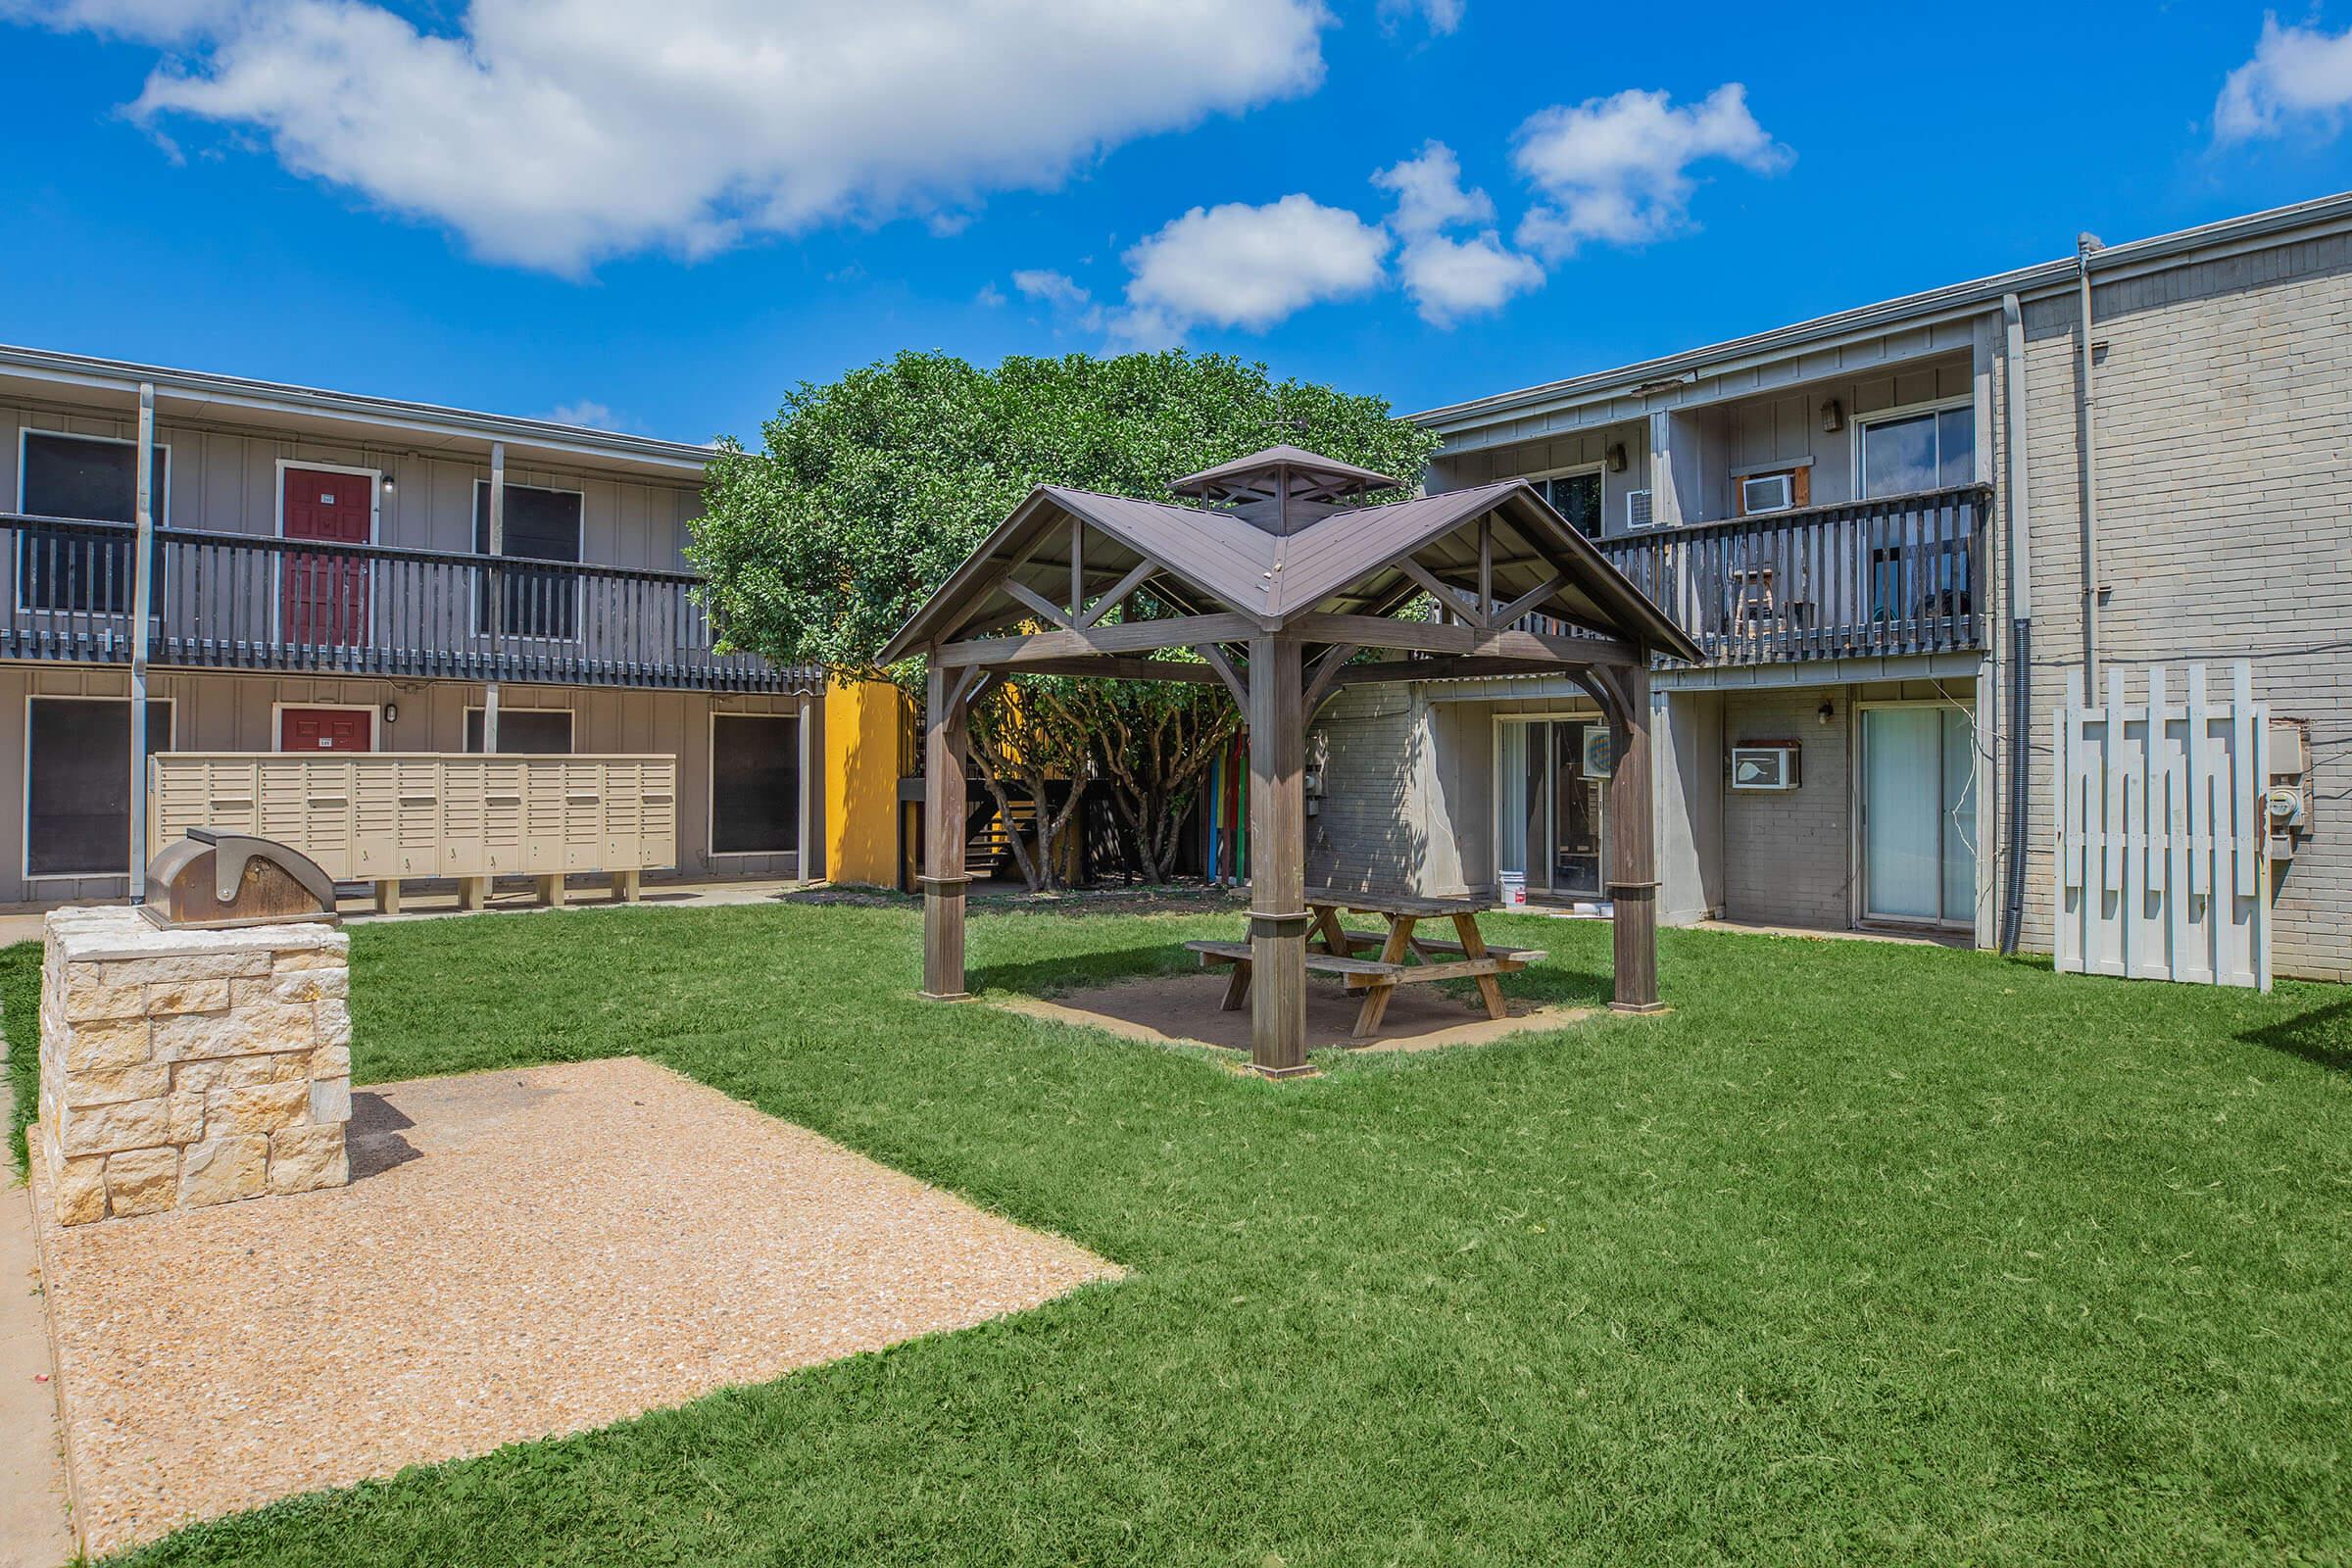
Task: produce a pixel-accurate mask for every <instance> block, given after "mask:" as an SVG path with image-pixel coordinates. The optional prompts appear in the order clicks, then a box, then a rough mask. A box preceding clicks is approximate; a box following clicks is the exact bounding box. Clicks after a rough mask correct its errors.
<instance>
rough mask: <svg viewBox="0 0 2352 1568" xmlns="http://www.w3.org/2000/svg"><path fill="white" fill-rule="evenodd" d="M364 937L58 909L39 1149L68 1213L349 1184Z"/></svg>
mask: <svg viewBox="0 0 2352 1568" xmlns="http://www.w3.org/2000/svg"><path fill="white" fill-rule="evenodd" d="M349 950H350V938H349V937H347V936H345V935H344V933H343V932H342V931H341V930H339V929H337V928H336V927H334V926H331V925H326V924H323V923H303V924H289V925H265V926H248V927H244V928H242V929H237V930H226V931H166V930H161V929H158V928H157V927H156V926H154V925H151V924H150V923H148V921H147V920H146V919H144V918H143V917H142V916H141V915H140V914H139V913H138V911H137V910H135V909H130V908H125V907H112V908H97V909H59V910H56V911H54V912H53V913H51V914H50V915H49V917H48V920H47V922H46V927H45V940H44V948H43V954H42V966H41V1087H40V1125H39V1127H38V1128H37V1129H35V1133H34V1143H33V1154H34V1157H35V1159H36V1160H37V1161H38V1162H39V1163H40V1165H41V1167H42V1174H43V1175H44V1176H45V1177H46V1179H47V1186H48V1196H49V1202H50V1205H51V1207H52V1208H53V1209H54V1211H55V1213H56V1215H57V1218H58V1220H59V1221H60V1222H61V1223H63V1224H67V1225H80V1224H86V1223H88V1222H90V1221H92V1220H99V1219H107V1218H122V1217H127V1216H130V1215H135V1214H151V1213H155V1212H158V1211H160V1210H163V1209H169V1208H194V1207H198V1206H201V1205H203V1204H207V1203H223V1202H229V1201H234V1200H237V1199H243V1198H260V1197H263V1196H265V1195H268V1194H271V1193H304V1192H310V1191H312V1190H314V1189H317V1188H321V1187H340V1186H342V1185H343V1184H344V1183H345V1182H346V1181H347V1180H349V1167H348V1164H347V1161H346V1158H345V1153H344V1145H343V1132H344V1124H345V1123H346V1122H348V1121H349V1120H350V1119H351V1013H350V1010H349V1003H348V998H349V996H350V993H351V970H350V959H349Z"/></svg>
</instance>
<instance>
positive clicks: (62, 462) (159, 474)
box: [17, 430, 172, 615]
mask: <svg viewBox="0 0 2352 1568" xmlns="http://www.w3.org/2000/svg"><path fill="white" fill-rule="evenodd" d="M138 452H139V448H138V443H137V442H135V441H120V440H116V439H114V438H112V437H108V436H92V435H65V434H61V433H59V432H57V431H52V430H26V431H25V432H24V434H23V437H22V440H21V443H20V448H19V453H20V459H21V461H20V463H19V465H18V469H17V510H18V511H19V512H22V513H25V514H28V515H32V516H36V517H72V518H74V519H76V520H78V521H83V522H136V521H138V520H139V514H138V485H139V476H138V466H139V464H138ZM171 473H172V452H171V449H170V448H168V447H162V446H159V447H157V448H156V449H155V481H154V482H155V493H154V507H155V523H156V526H157V527H158V528H161V527H162V526H163V525H164V519H165V515H166V512H167V510H168V498H169V495H170V488H169V486H170V479H171ZM148 561H149V564H150V566H151V567H152V568H153V570H154V572H155V582H156V585H157V595H156V603H157V604H159V605H160V604H161V603H162V597H163V596H162V592H161V590H162V584H163V561H164V542H163V540H162V539H160V538H159V539H157V540H156V541H155V546H154V553H153V554H152V555H151V556H150V557H149V558H148ZM130 596H131V572H130V544H129V542H128V541H126V540H124V541H117V540H112V539H92V538H88V537H86V536H82V535H76V534H69V533H65V532H63V531H61V530H56V529H48V528H25V530H23V531H22V532H21V533H20V534H19V535H18V542H17V607H18V608H19V609H20V610H73V611H84V612H90V613H99V614H113V615H121V614H127V613H129V611H130Z"/></svg>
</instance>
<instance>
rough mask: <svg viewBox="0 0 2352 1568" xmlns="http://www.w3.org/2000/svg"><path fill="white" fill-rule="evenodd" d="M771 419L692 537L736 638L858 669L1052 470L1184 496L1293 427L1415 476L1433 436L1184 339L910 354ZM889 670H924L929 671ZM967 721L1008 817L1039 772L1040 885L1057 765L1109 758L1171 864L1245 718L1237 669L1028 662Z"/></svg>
mask: <svg viewBox="0 0 2352 1568" xmlns="http://www.w3.org/2000/svg"><path fill="white" fill-rule="evenodd" d="M760 433H761V438H762V445H761V447H760V449H759V450H756V451H755V450H752V449H749V448H746V447H744V446H742V445H740V444H738V443H736V442H734V441H732V440H726V441H721V442H720V443H719V447H718V451H717V453H716V455H715V456H714V457H713V458H712V460H711V465H710V470H709V478H708V481H707V493H706V511H705V514H704V515H703V517H702V518H701V520H700V521H698V522H697V523H696V524H695V527H694V538H693V541H692V544H691V545H690V547H689V554H690V555H691V556H692V558H693V560H694V562H695V564H697V565H698V566H699V567H700V568H701V569H702V570H703V572H704V573H705V574H706V575H707V576H708V577H709V579H710V583H709V587H708V589H707V592H708V594H709V596H710V603H711V610H712V612H713V614H714V618H715V620H716V623H717V624H718V626H719V627H720V628H722V632H723V635H724V637H725V639H726V641H727V644H728V646H730V647H734V648H742V649H748V650H750V651H753V652H756V653H759V654H761V655H764V656H765V657H767V658H768V659H770V660H773V661H775V662H781V663H816V664H823V665H825V666H827V667H829V668H831V669H833V670H834V671H836V672H837V673H839V674H840V675H842V676H844V677H845V678H848V677H856V676H863V675H870V674H873V673H877V671H876V670H875V669H874V656H875V654H876V653H877V652H879V651H880V649H881V648H882V646H883V644H884V643H886V642H887V641H889V639H890V635H891V633H892V632H894V631H896V630H897V629H898V628H899V627H900V626H901V625H903V624H904V623H905V622H906V621H907V617H908V616H910V615H912V614H913V613H914V612H915V611H916V609H917V608H919V607H920V606H921V605H922V603H923V601H924V600H926V599H928V598H929V597H930V596H931V594H932V592H933V590H935V589H936V588H937V587H938V586H939V585H940V583H941V582H943V581H944V580H946V578H947V576H948V574H949V573H950V572H951V571H953V570H954V569H955V568H956V566H957V565H960V564H962V562H963V561H964V559H965V558H966V557H967V556H969V555H970V554H971V552H972V550H973V549H974V547H976V546H977V545H978V544H979V543H980V541H981V539H982V538H983V537H985V536H986V534H987V533H988V531H989V530H990V529H991V528H993V527H994V526H996V524H997V523H999V522H1001V521H1003V520H1004V518H1005V516H1006V515H1008V514H1009V513H1010V512H1011V511H1012V509H1013V508H1014V507H1015V506H1017V505H1018V504H1019V503H1020V501H1021V500H1022V498H1023V497H1025V496H1027V495H1028V494H1029V492H1030V491H1031V490H1032V489H1034V488H1035V487H1036V486H1038V485H1041V484H1060V485H1068V486H1072V487H1074V488H1078V489H1085V490H1097V491H1103V492H1106V493H1109V494H1112V495H1125V496H1136V497H1141V498H1143V499H1147V500H1166V499H1168V495H1167V486H1168V482H1169V481H1170V480H1172V479H1175V478H1177V477H1178V476H1180V475H1182V474H1186V473H1190V472H1193V471H1194V470H1196V469H1200V468H1205V467H1208V466H1211V465H1214V464H1218V463H1223V462H1226V461H1228V460H1230V459H1233V458H1237V457H1241V456H1244V455H1246V454H1248V453H1250V452H1254V451H1257V450H1259V449H1260V448H1263V447H1268V446H1272V445H1274V444H1275V443H1277V442H1284V441H1288V442H1292V443H1295V444H1297V445H1299V446H1303V447H1307V448H1310V449H1311V450H1313V451H1317V452H1321V453H1324V454H1326V455H1327V456H1330V457H1334V458H1339V459H1342V460H1344V461H1346V462H1349V463H1354V464H1358V465H1361V466H1364V467H1368V468H1372V469H1375V470H1377V471H1380V472H1383V473H1394V474H1397V475H1400V476H1408V477H1409V476H1411V475H1414V474H1417V473H1419V472H1420V470H1421V467H1422V465H1423V464H1424V463H1426V462H1427V461H1428V458H1429V455H1430V453H1431V452H1433V451H1434V450H1435V449H1436V446H1437V437H1436V436H1435V435H1434V434H1433V433H1431V432H1429V431H1427V430H1424V429H1422V428H1421V427H1420V426H1418V425H1414V424H1411V423H1408V422H1407V421H1405V420H1402V419H1397V418H1395V417H1391V415H1390V413H1389V407H1388V405H1387V403H1386V402H1384V401H1382V400H1380V399H1377V398H1371V397H1358V396H1350V395H1348V394H1344V393H1340V392H1337V391H1334V390H1332V389H1331V388H1329V387H1323V386H1314V385H1309V384H1306V383H1303V382H1299V381H1280V382H1277V381H1275V380H1274V379H1272V377H1271V376H1270V375H1269V374H1268V372H1267V370H1266V368H1265V367H1264V366H1262V365H1255V364H1249V363H1246V362H1243V361H1241V360H1237V359H1233V358H1231V357H1230V356H1226V355H1217V354H1200V355H1196V354H1190V353H1186V352H1184V351H1183V350H1170V351H1167V352H1164V353H1158V354H1129V355H1122V356H1119V357H1116V358H1112V359H1095V358H1092V357H1089V356H1087V355H1082V354H1073V355H1065V356H1063V357H1060V358H1057V359H1027V358H1019V357H1015V358H1010V359H1007V360H1005V362H1004V363H1002V364H1001V365H999V366H998V367H997V368H995V369H993V370H984V369H980V368H975V367H973V366H971V365H969V364H966V363H965V362H964V361H962V360H959V359H956V358H955V357H953V356H951V355H946V354H937V353H930V354H914V353H904V354H900V355H899V356H897V357H896V358H895V359H891V360H887V361H884V362H881V363H879V364H876V365H871V366H868V367H866V368H863V369H858V370H853V371H852V372H850V373H849V374H848V375H845V376H843V377H842V378H841V379H840V380H838V381H835V382H832V383H830V384H827V385H822V386H819V385H815V384H812V383H808V382H803V383H802V384H801V385H800V386H798V387H796V388H794V389H793V391H792V392H791V393H790V394H789V395H787V396H786V398H785V399H784V403H783V406H782V408H781V409H779V410H778V412H777V415H776V417H774V418H773V419H770V420H768V421H767V422H766V423H765V424H764V425H763V426H762V427H761V432H760ZM1376 499H1393V498H1376ZM887 673H890V674H893V675H894V676H896V677H897V678H899V679H900V680H901V681H902V683H903V684H907V685H908V686H909V687H910V688H912V689H918V690H919V684H918V683H917V682H916V680H915V678H914V673H913V671H910V670H908V669H904V668H903V669H900V670H897V671H891V672H887ZM1025 702H1026V706H1024V703H1025ZM971 722H972V724H973V726H974V728H973V739H974V752H975V755H976V756H978V755H979V754H981V753H984V752H985V753H987V754H988V756H987V760H986V762H985V763H984V766H983V772H982V777H983V779H984V781H986V782H987V783H988V785H989V788H990V789H991V790H992V792H995V793H996V794H997V796H998V799H999V801H1000V809H1004V810H1005V812H1006V815H1007V819H1008V820H1009V814H1010V813H1009V806H1008V802H1009V794H1008V793H1007V792H1006V785H1007V783H1008V781H1011V782H1019V783H1021V784H1022V786H1023V787H1024V788H1025V789H1028V790H1029V791H1030V792H1031V795H1032V800H1033V801H1034V803H1035V806H1036V813H1037V820H1038V822H1039V824H1040V832H1041V833H1046V834H1049V836H1046V837H1041V838H1040V839H1039V840H1038V842H1037V845H1036V847H1035V849H1034V851H1028V850H1024V852H1023V853H1022V854H1021V855H1020V856H1019V857H1018V858H1020V860H1021V862H1022V870H1023V873H1024V875H1026V876H1028V877H1029V878H1030V880H1031V884H1032V885H1033V886H1038V885H1051V884H1052V883H1053V882H1054V880H1056V870H1055V867H1056V865H1057V863H1058V858H1057V857H1056V856H1055V855H1054V853H1052V846H1053V844H1054V836H1051V835H1058V834H1059V833H1060V832H1061V831H1063V830H1064V829H1066V827H1067V826H1068V822H1069V818H1070V816H1071V814H1072V813H1074V812H1075V810H1076V807H1075V805H1074V804H1071V803H1065V806H1064V809H1063V810H1062V811H1061V812H1059V813H1055V820H1054V821H1052V822H1049V820H1048V818H1049V812H1048V810H1047V806H1046V801H1045V797H1044V794H1043V787H1044V775H1043V772H1042V770H1044V769H1050V768H1051V769H1069V771H1067V772H1066V773H1064V774H1063V776H1065V777H1067V778H1069V779H1070V780H1071V781H1072V784H1073V788H1072V789H1071V791H1070V795H1071V797H1072V800H1073V802H1074V798H1075V796H1076V794H1077V789H1076V784H1077V782H1078V781H1079V780H1080V779H1081V777H1082V776H1083V775H1084V774H1085V773H1086V772H1088V771H1094V772H1096V773H1098V774H1099V776H1103V777H1105V778H1107V779H1108V780H1109V782H1110V784H1111V785H1112V788H1113V798H1114V800H1115V801H1116V803H1117V805H1118V809H1119V812H1120V817H1121V820H1122V821H1123V822H1124V823H1125V824H1126V825H1127V828H1128V831H1129V833H1130V834H1131V835H1133V836H1134V837H1136V839H1137V840H1138V854H1139V857H1140V858H1142V859H1143V861H1144V864H1145V867H1146V869H1147V871H1148V872H1149V873H1150V874H1152V875H1153V876H1154V877H1156V876H1160V875H1164V873H1165V869H1166V867H1167V865H1168V863H1169V860H1170V858H1171V857H1172V854H1173V851H1174V848H1175V834H1176V832H1177V827H1178V824H1180V823H1181V821H1182V816H1183V812H1184V810H1185V809H1189V806H1190V801H1191V798H1192V797H1191V794H1190V793H1188V792H1190V791H1196V790H1197V788H1198V782H1199V776H1200V774H1201V772H1202V771H1204V770H1205V768H1206V766H1207V760H1208V758H1209V757H1211V756H1213V755H1214V749H1215V746H1216V745H1217V744H1218V743H1219V742H1221V741H1222V739H1223V738H1224V737H1225V736H1226V735H1230V734H1231V733H1232V730H1233V727H1234V726H1235V725H1236V724H1237V723H1238V722H1239V718H1238V715H1236V714H1234V713H1233V711H1232V703H1231V701H1230V699H1229V698H1228V697H1227V695H1226V693H1225V692H1224V690H1223V688H1222V687H1216V686H1200V685H1191V684H1186V685H1170V686H1167V687H1154V688H1152V689H1149V690H1145V689H1140V688H1135V687H1132V686H1131V685H1130V684H1129V683H1121V682H1110V681H1057V682H1053V683H1051V684H1050V685H1049V684H1047V683H1044V682H1040V681H1038V680H1035V679H1029V678H1024V679H1021V680H1018V681H1015V682H1013V683H1012V684H1011V687H1010V690H1009V691H1006V690H1004V689H1002V688H1000V690H999V693H998V695H996V696H994V697H993V698H992V699H991V700H990V701H988V702H987V703H984V704H975V705H974V714H973V718H972V721H971ZM984 730H985V731H986V732H987V736H988V739H986V740H984V739H983V738H982V731H984ZM1073 736H1076V737H1080V738H1081V742H1080V743H1079V744H1076V746H1075V749H1073V741H1072V737H1073ZM1113 737H1116V739H1112V738H1113ZM991 742H997V743H1007V742H1017V744H1013V745H1011V746H1010V747H1009V748H1006V747H1005V746H1003V745H996V746H992V744H991ZM1106 746H1107V747H1110V748H1112V749H1114V750H1115V754H1116V755H1115V756H1114V755H1112V752H1111V751H1110V750H1106ZM1032 747H1034V752H1032V751H1031V750H1030V748H1032ZM1005 759H1009V760H1012V762H1011V765H1010V766H1005V767H999V766H997V765H996V764H997V762H998V760H1005ZM1024 772H1025V773H1027V774H1031V775H1035V776H1030V777H1020V776H1018V775H1020V774H1022V773H1024ZM1146 845H1150V846H1151V847H1150V848H1147V847H1146Z"/></svg>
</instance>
